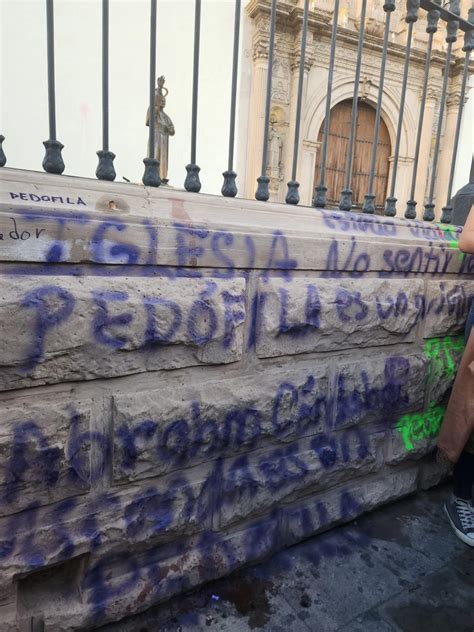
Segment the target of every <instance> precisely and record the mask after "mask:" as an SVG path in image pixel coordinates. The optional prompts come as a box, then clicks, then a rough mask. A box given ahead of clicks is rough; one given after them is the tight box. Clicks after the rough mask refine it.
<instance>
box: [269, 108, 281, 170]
mask: <svg viewBox="0 0 474 632" xmlns="http://www.w3.org/2000/svg"><path fill="white" fill-rule="evenodd" d="M276 122H277V121H276V118H275V117H274V116H272V117H271V118H270V131H269V134H268V159H267V169H268V175H269V176H270V178H272V179H273V178H277V179H278V180H282V179H283V138H282V137H281V136H280V135H279V134H278V132H277V130H276Z"/></svg>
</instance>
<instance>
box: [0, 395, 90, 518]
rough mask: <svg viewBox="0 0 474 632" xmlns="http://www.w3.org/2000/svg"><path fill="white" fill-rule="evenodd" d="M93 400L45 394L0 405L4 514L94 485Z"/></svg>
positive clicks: (1, 510)
mask: <svg viewBox="0 0 474 632" xmlns="http://www.w3.org/2000/svg"><path fill="white" fill-rule="evenodd" d="M89 418H90V411H89V402H88V401H83V402H78V403H76V404H75V405H74V406H71V405H69V404H68V403H67V402H64V401H61V400H58V399H51V398H50V400H49V401H48V400H47V398H44V400H43V401H41V398H40V400H39V401H38V402H37V403H33V401H31V399H28V400H27V399H26V398H25V399H23V400H21V399H19V398H18V399H17V400H14V401H13V402H4V403H3V405H2V408H1V410H0V515H6V514H12V513H15V512H18V511H20V510H22V509H24V508H25V507H27V506H30V505H31V504H35V505H46V504H48V503H51V502H54V501H57V500H60V499H63V498H68V497H70V496H76V495H77V494H82V493H83V492H85V491H87V490H88V489H89V488H90V482H91V462H90V447H91V434H90V432H89Z"/></svg>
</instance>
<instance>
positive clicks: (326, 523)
mask: <svg viewBox="0 0 474 632" xmlns="http://www.w3.org/2000/svg"><path fill="white" fill-rule="evenodd" d="M417 472H418V470H417V468H411V469H404V470H396V471H395V470H394V471H391V472H390V476H387V474H386V473H381V472H377V473H376V474H371V475H369V476H366V477H364V478H363V479H362V480H358V479H357V480H351V479H348V480H347V481H345V482H344V484H343V485H342V486H338V487H337V488H335V489H328V490H324V491H320V492H318V493H317V494H311V495H309V496H307V497H305V498H302V499H300V500H298V501H297V502H296V503H293V504H292V505H290V506H287V507H284V508H283V518H282V525H283V526H282V531H283V533H285V534H286V535H285V536H284V538H285V542H284V544H285V545H286V546H290V545H292V544H295V543H296V542H300V541H301V540H304V539H305V538H308V537H310V536H311V535H313V534H314V533H318V532H320V531H325V530H326V529H329V528H330V527H332V526H334V525H335V524H338V523H342V522H348V521H350V520H353V519H354V518H357V517H358V516H359V515H361V514H362V513H365V512H366V511H370V510H371V509H373V508H374V507H376V506H378V505H380V504H381V503H386V502H390V501H391V500H394V499H396V498H399V497H401V496H404V495H406V494H410V493H412V492H414V491H415V490H416V485H417ZM356 537H357V538H359V544H364V540H365V538H364V534H363V533H360V532H358V533H357V534H356ZM346 544H348V543H346Z"/></svg>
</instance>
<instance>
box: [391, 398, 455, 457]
mask: <svg viewBox="0 0 474 632" xmlns="http://www.w3.org/2000/svg"><path fill="white" fill-rule="evenodd" d="M445 412H446V407H445V406H434V405H431V406H430V407H429V408H428V410H426V411H425V412H422V413H412V414H409V415H403V417H400V419H399V420H398V422H397V426H396V428H397V430H398V432H400V434H401V435H402V440H403V445H404V446H405V449H406V450H407V451H408V452H410V451H411V450H414V449H415V443H418V441H422V440H423V439H427V438H428V437H436V436H437V435H438V433H439V431H440V428H441V424H442V423H443V418H444V413H445Z"/></svg>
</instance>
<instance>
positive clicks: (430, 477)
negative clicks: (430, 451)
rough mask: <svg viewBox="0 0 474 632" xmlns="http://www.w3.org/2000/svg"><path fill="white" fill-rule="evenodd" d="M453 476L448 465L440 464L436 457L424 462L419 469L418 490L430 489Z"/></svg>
mask: <svg viewBox="0 0 474 632" xmlns="http://www.w3.org/2000/svg"><path fill="white" fill-rule="evenodd" d="M450 474H451V467H450V466H449V465H448V464H446V463H438V462H437V461H436V458H435V456H434V455H433V456H432V457H431V458H428V459H426V460H424V461H423V462H422V463H421V464H420V467H419V469H418V489H430V488H431V487H434V486H435V485H439V484H440V483H442V482H443V481H446V479H447V478H448V476H449V475H450Z"/></svg>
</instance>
